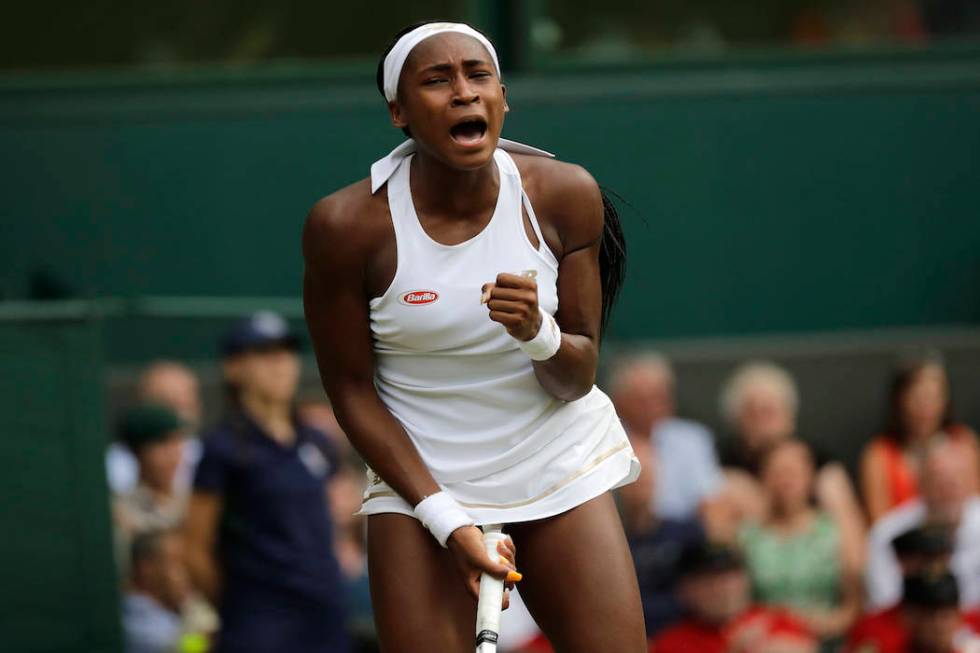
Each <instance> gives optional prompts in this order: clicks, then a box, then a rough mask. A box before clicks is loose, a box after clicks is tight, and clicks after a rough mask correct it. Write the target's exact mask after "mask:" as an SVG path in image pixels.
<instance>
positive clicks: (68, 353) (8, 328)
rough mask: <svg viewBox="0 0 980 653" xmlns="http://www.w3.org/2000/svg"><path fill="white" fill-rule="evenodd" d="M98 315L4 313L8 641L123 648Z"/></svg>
mask: <svg viewBox="0 0 980 653" xmlns="http://www.w3.org/2000/svg"><path fill="white" fill-rule="evenodd" d="M101 352H102V334H101V330H100V326H99V324H98V323H97V322H95V321H87V320H84V319H66V320H63V319H57V320H54V321H47V320H33V319H25V320H23V321H19V322H7V321H0V370H3V373H2V374H0V497H3V498H2V506H0V533H2V536H0V633H2V644H0V649H2V650H4V651H18V652H20V653H55V652H56V653H114V652H115V651H119V650H121V648H122V647H121V641H120V636H119V617H118V614H119V608H118V595H117V590H116V572H115V568H114V562H113V558H112V551H113V549H112V538H111V535H110V529H109V499H108V494H107V490H106V483H105V462H104V451H105V428H104V424H103V415H102V412H103V406H104V395H103V385H102V384H103V379H102V355H101Z"/></svg>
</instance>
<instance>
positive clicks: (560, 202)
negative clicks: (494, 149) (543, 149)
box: [512, 154, 603, 249]
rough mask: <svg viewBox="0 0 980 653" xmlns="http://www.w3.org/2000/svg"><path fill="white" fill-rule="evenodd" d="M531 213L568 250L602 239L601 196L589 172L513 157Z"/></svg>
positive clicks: (536, 158) (528, 157)
mask: <svg viewBox="0 0 980 653" xmlns="http://www.w3.org/2000/svg"><path fill="white" fill-rule="evenodd" d="M512 156H513V158H514V162H515V163H516V164H517V167H518V169H519V170H520V172H521V179H522V180H523V182H524V189H525V191H527V194H528V197H530V198H531V204H532V205H533V206H534V211H535V213H536V214H538V216H539V217H540V218H542V220H543V221H544V222H546V223H549V224H550V225H552V226H553V227H554V228H555V229H556V230H557V231H558V233H559V234H560V237H561V240H562V242H563V243H565V244H566V246H567V247H568V248H569V249H577V248H578V247H581V246H584V245H586V244H589V243H591V242H593V241H595V240H597V239H598V238H600V237H601V236H602V224H603V222H602V193H601V192H600V190H599V184H598V183H597V182H596V180H595V178H594V177H593V176H592V175H591V174H590V173H589V171H588V170H586V169H585V168H583V167H582V166H580V165H577V164H574V163H567V162H565V161H557V160H555V159H549V158H547V157H542V156H532V155H520V154H517V155H512Z"/></svg>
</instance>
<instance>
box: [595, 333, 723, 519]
mask: <svg viewBox="0 0 980 653" xmlns="http://www.w3.org/2000/svg"><path fill="white" fill-rule="evenodd" d="M610 381H611V383H610V395H611V397H612V400H613V403H615V405H616V411H617V412H618V413H619V416H620V418H621V419H622V420H623V424H624V426H625V427H626V431H627V433H629V434H630V437H631V438H635V437H637V436H639V437H644V436H645V437H649V438H650V443H651V444H652V445H653V449H654V451H655V454H656V455H655V456H653V458H652V459H650V460H644V461H641V462H642V463H643V464H650V465H654V466H655V467H656V469H655V472H654V478H655V479H656V490H655V491H654V492H653V497H654V499H653V501H654V504H653V505H651V506H650V509H651V510H652V512H653V513H654V514H656V515H657V516H658V517H662V518H669V519H678V520H685V519H692V518H697V517H698V516H699V515H700V516H701V517H703V518H705V519H706V520H710V516H709V515H708V514H705V511H706V510H708V511H709V512H710V508H711V506H712V504H713V503H714V502H715V499H717V497H718V495H719V493H720V492H721V490H722V486H723V483H724V478H723V477H722V473H721V468H720V467H719V465H718V458H717V454H716V453H715V445H714V438H713V437H712V435H711V432H710V431H709V430H708V429H707V428H705V427H704V426H702V425H701V424H699V423H697V422H694V421H691V420H685V419H680V418H678V417H675V416H674V410H675V402H674V372H673V370H672V369H671V366H670V363H669V362H668V361H667V359H666V358H665V357H663V356H661V355H660V354H657V353H653V352H648V353H643V354H639V355H637V356H634V357H630V358H628V359H624V361H622V362H620V363H619V364H618V365H616V366H615V368H614V369H613V373H612V378H611V379H610Z"/></svg>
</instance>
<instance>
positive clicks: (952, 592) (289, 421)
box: [106, 313, 980, 653]
mask: <svg viewBox="0 0 980 653" xmlns="http://www.w3.org/2000/svg"><path fill="white" fill-rule="evenodd" d="M298 348H299V341H298V339H297V338H296V336H295V335H294V334H293V333H292V332H290V330H289V327H288V324H287V323H286V322H285V321H284V320H283V319H282V318H281V317H279V316H278V315H275V314H273V313H258V314H255V315H252V316H249V317H248V318H245V319H243V320H241V321H239V322H237V323H235V324H233V325H231V327H230V328H229V329H228V331H227V332H226V333H224V335H223V336H222V338H221V339H220V343H219V357H218V362H219V364H220V369H221V375H222V381H223V389H224V405H223V406H222V408H221V411H220V413H221V415H222V417H221V419H220V420H219V421H218V422H217V423H216V424H214V425H211V426H209V427H208V428H204V426H203V424H202V416H203V414H204V410H203V409H202V400H201V391H200V387H199V385H200V384H199V380H198V378H197V376H196V375H195V373H194V372H193V371H192V370H191V369H190V368H188V367H187V366H185V365H183V364H181V363H178V362H173V361H157V362H154V363H151V364H150V365H148V366H147V367H146V368H145V369H143V370H142V371H141V373H140V376H139V379H138V382H137V384H136V397H135V400H134V401H133V402H132V404H131V405H130V406H129V407H128V408H127V409H126V410H125V411H123V413H122V414H121V415H120V416H119V419H118V421H117V425H118V429H117V437H116V438H115V441H114V442H113V444H112V445H111V446H110V447H109V450H108V452H107V456H106V463H107V471H108V479H109V485H110V488H111V491H112V494H113V518H114V522H115V527H116V544H117V559H118V565H119V569H120V577H121V578H122V580H123V593H122V596H123V605H122V611H121V614H122V622H123V623H122V626H123V632H124V636H125V641H126V651H127V653H175V652H182V653H203V652H204V651H217V652H221V651H235V652H249V651H255V652H256V653H258V652H265V651H296V652H304V651H310V652H313V651H317V652H323V653H335V652H336V653H341V652H343V653H347V652H351V653H354V652H362V651H363V652H367V651H374V650H376V645H375V640H374V633H373V620H372V614H371V603H370V595H369V585H368V577H367V564H366V550H365V545H366V543H365V537H364V530H365V529H364V526H365V524H364V520H363V518H362V517H360V516H358V515H357V514H356V512H357V510H358V508H359V506H360V500H361V494H362V493H363V489H364V473H363V472H364V467H363V463H362V462H361V461H360V460H359V459H358V457H357V454H356V452H355V451H354V450H353V449H352V448H351V446H350V444H349V442H348V441H347V439H346V437H345V435H344V433H343V431H342V430H341V429H340V427H339V425H338V424H337V421H336V419H335V418H334V415H333V411H332V410H331V408H330V405H329V403H328V402H327V401H326V399H325V397H323V396H322V393H317V394H315V395H313V396H311V397H303V396H299V395H298V392H299V380H300V356H299V354H298ZM676 383H677V381H676V379H675V376H674V372H673V370H672V367H671V365H670V363H669V361H668V360H667V359H666V358H665V357H663V356H661V355H659V354H657V353H653V352H639V353H635V354H633V355H630V356H626V357H623V358H622V359H621V360H619V361H618V362H617V363H616V364H615V365H613V367H612V369H611V374H610V376H609V382H608V384H607V387H606V390H607V391H608V393H609V394H610V396H611V397H612V398H613V401H614V402H615V404H616V407H617V410H618V412H619V415H620V417H621V419H622V420H623V423H624V424H625V426H626V427H627V431H628V432H629V434H630V439H631V441H632V443H633V447H634V449H635V451H636V454H637V456H638V457H639V458H640V459H641V461H642V462H643V472H642V474H641V476H640V478H639V479H638V480H637V482H636V483H633V484H631V485H628V486H626V487H624V488H621V489H620V490H619V492H618V497H617V499H618V503H619V506H620V509H621V514H622V518H623V523H624V526H625V528H626V532H627V537H628V539H629V542H630V548H631V550H632V552H633V557H634V562H635V564H636V569H637V577H638V580H639V589H640V594H641V598H642V603H643V610H644V616H645V619H646V627H647V632H648V636H649V641H650V650H651V651H656V652H658V653H673V652H680V651H698V652H704V653H713V652H717V653H804V652H816V651H825V652H831V651H844V652H847V653H892V652H893V653H905V652H908V653H968V652H970V651H980V494H978V490H980V448H978V441H977V437H976V435H975V434H974V432H973V431H972V430H971V429H970V428H969V427H968V426H967V425H964V424H962V423H959V422H957V421H956V420H955V417H954V415H953V412H952V406H951V402H950V388H949V382H948V378H947V376H946V373H945V371H944V368H943V366H942V364H941V362H939V361H938V360H934V359H923V360H919V361H914V362H911V363H907V364H903V365H902V366H901V368H900V369H898V370H897V371H896V373H895V376H894V380H893V383H892V386H891V388H890V405H889V407H888V410H887V414H885V415H883V419H882V425H883V426H882V430H881V433H879V434H869V436H870V437H869V438H868V441H867V444H866V446H865V448H864V451H863V454H862V457H861V460H860V464H859V466H858V474H857V478H856V481H857V482H856V483H855V482H853V481H852V479H851V476H850V474H849V473H848V471H847V468H846V467H845V465H844V464H843V462H842V461H839V460H835V459H834V458H833V457H832V456H831V455H830V454H829V452H827V451H823V450H822V449H821V447H820V441H819V440H810V439H807V438H806V437H804V435H801V434H800V433H798V432H797V413H798V410H799V406H800V402H801V397H800V396H799V391H798V388H797V386H796V384H795V382H794V379H793V377H792V376H791V375H790V373H789V372H788V371H787V370H785V369H783V368H781V367H780V366H778V365H776V364H774V363H771V362H765V361H757V362H749V363H746V364H744V365H743V366H741V367H739V368H738V369H736V370H735V371H734V372H733V374H732V375H731V377H730V378H729V379H728V380H727V382H726V383H725V384H724V387H723V388H722V391H721V393H720V397H719V402H718V403H719V409H720V413H721V415H722V417H723V418H724V422H725V424H726V426H727V430H728V432H727V433H725V434H720V435H719V436H717V437H716V435H715V434H713V433H712V432H711V431H710V430H709V429H708V428H707V427H705V426H704V425H702V424H699V423H697V422H695V421H692V420H689V419H684V418H682V417H679V416H677V415H676V404H675V391H676ZM209 412H218V411H209ZM805 435H807V436H813V435H817V434H805ZM511 603H512V607H511V609H510V610H508V611H507V612H506V613H505V615H504V619H503V633H502V636H501V642H500V648H501V650H502V651H510V652H512V653H533V652H535V651H537V652H542V653H543V652H546V651H549V650H550V648H549V646H548V644H547V641H546V640H545V639H544V637H543V636H542V635H541V634H540V633H539V632H538V631H537V629H536V627H535V626H534V623H533V620H532V619H531V618H530V616H529V615H528V614H527V612H526V610H524V608H523V607H522V603H521V601H520V597H519V595H517V594H515V596H514V597H513V598H512V602H511Z"/></svg>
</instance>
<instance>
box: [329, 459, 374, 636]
mask: <svg viewBox="0 0 980 653" xmlns="http://www.w3.org/2000/svg"><path fill="white" fill-rule="evenodd" d="M365 486H366V478H365V474H364V470H363V469H360V470H356V469H354V468H353V467H352V466H350V465H347V464H341V466H340V468H339V469H338V471H337V472H336V473H335V474H334V475H333V477H332V479H331V481H330V487H329V495H330V514H331V515H332V516H333V525H334V551H335V555H336V556H337V561H338V562H339V564H340V571H341V573H342V574H343V580H344V587H345V591H344V596H345V597H346V601H347V629H348V631H349V632H350V633H351V639H352V640H353V641H354V643H355V645H356V646H355V649H356V650H358V651H362V650H363V651H367V650H370V647H371V646H372V645H373V644H374V642H375V641H376V638H377V636H376V634H375V628H374V611H373V610H372V608H371V588H370V585H369V583H368V575H367V549H366V542H365V538H366V537H367V531H366V526H367V525H366V523H365V521H364V517H363V516H362V515H358V514H356V513H357V511H358V510H360V508H361V499H362V496H363V494H364V489H365Z"/></svg>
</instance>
